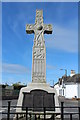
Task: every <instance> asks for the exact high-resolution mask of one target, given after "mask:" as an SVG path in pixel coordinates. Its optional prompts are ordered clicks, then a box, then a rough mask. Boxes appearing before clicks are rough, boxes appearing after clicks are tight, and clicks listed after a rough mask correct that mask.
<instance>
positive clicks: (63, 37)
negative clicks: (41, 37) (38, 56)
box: [46, 25, 78, 53]
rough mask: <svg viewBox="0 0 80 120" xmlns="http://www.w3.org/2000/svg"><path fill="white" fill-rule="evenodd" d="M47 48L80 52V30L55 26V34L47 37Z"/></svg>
mask: <svg viewBox="0 0 80 120" xmlns="http://www.w3.org/2000/svg"><path fill="white" fill-rule="evenodd" d="M46 47H49V48H56V49H59V50H63V51H67V52H71V53H76V52H78V30H77V29H71V28H70V27H69V28H64V27H61V26H57V25H55V26H54V27H53V34H52V35H50V36H47V37H46Z"/></svg>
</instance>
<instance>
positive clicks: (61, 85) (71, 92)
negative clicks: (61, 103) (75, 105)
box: [54, 70, 80, 98]
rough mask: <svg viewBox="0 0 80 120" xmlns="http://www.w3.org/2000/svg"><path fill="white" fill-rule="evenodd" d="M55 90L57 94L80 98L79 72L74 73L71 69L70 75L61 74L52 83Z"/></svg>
mask: <svg viewBox="0 0 80 120" xmlns="http://www.w3.org/2000/svg"><path fill="white" fill-rule="evenodd" d="M54 87H55V88H56V90H57V93H58V96H64V97H65V98H80V74H75V71H74V70H71V74H70V76H62V78H59V80H58V82H57V83H56V84H55V85H54Z"/></svg>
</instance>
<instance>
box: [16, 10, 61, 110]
mask: <svg viewBox="0 0 80 120" xmlns="http://www.w3.org/2000/svg"><path fill="white" fill-rule="evenodd" d="M26 33H27V34H32V33H34V34H35V37H34V45H33V53H32V82H31V83H29V84H28V85H27V87H23V88H22V89H21V90H20V94H19V98H18V103H17V106H23V107H28V108H32V111H33V112H41V111H42V110H43V108H44V107H45V108H46V109H47V111H48V110H50V109H53V111H56V112H59V109H54V106H59V102H58V96H57V92H56V90H55V89H54V88H52V87H50V85H49V84H48V83H46V47H45V40H44V34H52V25H51V24H48V25H47V24H44V23H43V10H36V19H35V24H27V25H26ZM24 110H25V109H24V108H23V109H22V108H17V109H16V112H21V111H24Z"/></svg>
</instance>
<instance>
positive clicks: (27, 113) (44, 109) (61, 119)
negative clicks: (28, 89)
mask: <svg viewBox="0 0 80 120" xmlns="http://www.w3.org/2000/svg"><path fill="white" fill-rule="evenodd" d="M4 107H7V112H2V113H1V112H0V114H6V115H7V118H6V120H10V115H11V114H14V115H16V120H19V115H23V114H24V115H25V120H29V117H28V116H30V118H31V115H34V120H37V115H38V116H39V117H38V120H39V119H40V115H43V120H46V115H51V116H52V117H51V119H50V120H56V118H55V116H56V115H60V116H61V118H60V120H65V118H64V115H69V116H70V117H69V119H68V120H73V115H78V120H80V107H78V106H77V107H76V106H74V107H71V106H70V107H65V106H64V102H61V106H55V108H54V110H53V111H52V113H51V112H48V111H47V108H46V107H44V108H43V109H42V110H43V112H37V113H36V112H31V113H30V112H29V111H30V109H31V108H28V107H25V111H23V112H10V108H11V107H13V108H15V109H16V108H21V109H22V108H23V107H21V106H11V102H10V101H8V106H2V108H4ZM57 108H59V109H61V110H60V113H57V112H55V109H57ZM64 108H68V109H72V108H77V109H78V112H67V113H66V112H64ZM51 110H52V109H50V111H51Z"/></svg>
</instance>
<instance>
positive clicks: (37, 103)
mask: <svg viewBox="0 0 80 120" xmlns="http://www.w3.org/2000/svg"><path fill="white" fill-rule="evenodd" d="M23 94H24V97H23V107H28V108H32V109H33V110H36V111H38V110H43V108H44V107H46V109H47V110H55V109H54V107H55V100H54V93H48V92H46V91H44V90H32V91H31V92H30V93H26V92H25V93H23ZM23 110H25V108H23Z"/></svg>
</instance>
